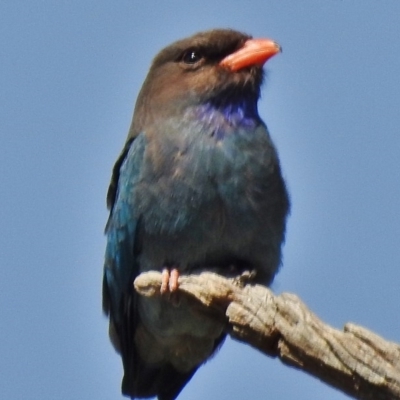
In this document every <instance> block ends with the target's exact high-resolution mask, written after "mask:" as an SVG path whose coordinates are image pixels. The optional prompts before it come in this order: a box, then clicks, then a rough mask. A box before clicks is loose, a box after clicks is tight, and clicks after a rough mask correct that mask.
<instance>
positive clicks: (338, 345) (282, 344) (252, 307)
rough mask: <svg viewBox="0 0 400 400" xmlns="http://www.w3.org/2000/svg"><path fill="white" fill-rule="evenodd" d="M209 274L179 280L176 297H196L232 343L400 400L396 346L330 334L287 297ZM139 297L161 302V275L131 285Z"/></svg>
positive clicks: (380, 397)
mask: <svg viewBox="0 0 400 400" xmlns="http://www.w3.org/2000/svg"><path fill="white" fill-rule="evenodd" d="M247 281H248V277H247V276H245V275H244V276H242V277H241V278H239V279H238V278H236V279H227V278H224V277H222V276H220V275H217V274H215V273H211V272H202V273H199V274H194V275H187V276H180V278H179V291H180V292H181V293H185V294H186V295H189V296H193V297H195V298H196V299H197V300H198V301H199V302H200V303H202V305H203V306H204V308H205V311H206V310H209V311H210V312H212V315H213V318H215V317H216V315H217V317H218V318H221V319H222V320H224V321H225V322H226V325H227V332H228V333H229V334H230V335H231V336H232V337H233V338H234V339H236V340H239V341H242V342H245V343H248V344H250V345H251V346H253V347H255V348H257V349H258V350H260V351H261V352H263V353H265V354H267V355H269V356H272V357H279V358H280V360H281V361H282V362H283V363H285V364H287V365H290V366H293V367H295V368H297V369H301V370H303V371H305V372H307V373H309V374H311V375H313V376H315V377H317V378H319V379H320V380H322V381H324V382H326V383H328V384H329V385H331V386H333V387H335V388H337V389H339V390H341V391H343V392H344V393H347V394H348V395H350V396H352V397H354V398H357V399H363V400H389V399H390V400H393V399H400V346H399V345H397V344H395V343H391V342H388V341H385V340H384V339H383V338H381V337H380V336H378V335H376V334H374V333H372V332H370V331H368V330H367V329H365V328H362V327H360V326H357V325H354V324H351V323H348V324H346V325H345V326H344V329H343V331H339V330H336V329H333V328H332V327H330V326H329V325H326V324H324V323H323V322H322V321H321V320H319V319H318V318H317V317H316V315H314V314H313V313H312V312H311V311H310V310H308V309H307V307H306V306H305V305H304V304H303V303H302V302H301V300H300V299H299V298H298V297H297V296H295V295H293V294H289V293H283V294H281V295H279V296H275V295H274V294H273V293H272V292H271V291H270V290H269V289H268V288H266V287H264V286H260V285H254V284H250V283H247ZM134 285H135V289H136V290H137V291H138V292H139V293H140V294H141V295H143V296H160V295H161V294H160V286H161V274H160V273H159V272H147V273H144V274H141V275H140V276H138V277H137V278H136V280H135V283H134Z"/></svg>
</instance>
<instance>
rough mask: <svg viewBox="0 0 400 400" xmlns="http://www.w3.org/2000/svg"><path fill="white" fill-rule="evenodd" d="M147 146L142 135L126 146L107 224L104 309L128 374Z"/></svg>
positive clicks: (131, 366) (131, 364) (135, 320)
mask: <svg viewBox="0 0 400 400" xmlns="http://www.w3.org/2000/svg"><path fill="white" fill-rule="evenodd" d="M144 149H145V136H144V135H143V134H141V135H139V136H138V137H137V138H136V139H135V140H134V141H132V142H131V144H130V146H129V147H126V151H125V157H124V158H123V159H120V160H118V163H119V165H120V168H119V171H118V172H117V174H116V176H117V177H118V178H117V179H118V181H117V182H116V192H115V201H114V202H113V204H112V208H111V212H110V217H109V220H108V222H107V227H106V235H107V248H106V254H105V263H104V277H103V310H104V312H105V313H106V314H110V332H112V331H113V330H115V332H116V336H114V340H113V342H114V344H115V347H116V348H117V350H119V351H120V353H121V355H122V358H123V363H124V369H125V371H126V372H128V373H129V375H130V374H132V375H135V374H134V372H133V370H134V368H135V365H134V360H135V359H136V358H137V357H136V355H135V354H134V353H135V348H134V347H135V346H134V344H133V337H134V332H135V328H136V325H137V323H138V318H137V317H136V312H137V311H136V309H137V307H136V296H135V294H134V290H133V286H132V282H133V280H134V278H135V277H136V276H137V275H138V273H139V267H138V265H137V260H136V254H135V241H136V239H137V238H136V232H137V227H138V214H137V210H136V207H135V202H136V199H135V187H136V185H137V183H138V182H139V180H140V175H141V166H142V160H143V154H144ZM114 175H115V171H114ZM110 336H112V335H111V334H110Z"/></svg>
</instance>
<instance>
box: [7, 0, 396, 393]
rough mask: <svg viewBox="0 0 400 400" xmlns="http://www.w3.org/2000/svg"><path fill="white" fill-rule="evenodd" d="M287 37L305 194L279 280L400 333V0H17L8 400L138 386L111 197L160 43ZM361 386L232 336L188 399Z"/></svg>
mask: <svg viewBox="0 0 400 400" xmlns="http://www.w3.org/2000/svg"><path fill="white" fill-rule="evenodd" d="M214 27H230V28H235V29H238V30H242V31H245V32H248V33H251V34H252V35H253V36H255V37H270V38H273V39H275V40H276V41H278V42H279V43H280V44H281V45H282V47H283V53H282V54H280V55H278V56H277V57H274V58H273V59H272V60H270V61H269V62H268V63H267V69H268V71H269V77H268V80H267V82H266V85H265V86H264V90H263V97H262V100H261V102H260V106H259V109H260V114H261V116H262V117H263V119H264V120H265V121H266V123H267V125H268V127H269V129H270V131H271V134H272V136H273V138H274V141H275V143H276V145H277V147H278V150H279V154H280V157H281V163H282V167H283V172H284V175H285V177H286V180H287V184H288V187H289V190H290V193H291V198H292V203H293V207H292V214H291V217H290V219H289V224H288V235H287V241H286V245H285V247H284V265H283V268H282V269H281V272H280V273H279V275H278V276H277V278H276V280H275V283H274V285H273V289H274V291H275V292H277V293H280V292H284V291H285V292H293V293H296V294H297V295H298V296H300V298H301V299H303V301H304V302H305V303H306V304H307V305H308V306H309V307H310V308H311V309H312V310H313V311H314V312H315V313H316V314H317V315H318V316H320V317H321V318H322V319H323V320H324V321H325V322H327V323H329V324H331V325H332V326H334V327H336V328H342V326H343V325H344V324H345V323H346V322H348V321H352V322H354V323H358V324H360V325H363V326H365V327H367V328H369V329H371V330H373V331H374V332H376V333H378V334H380V335H382V336H383V337H385V338H387V339H389V340H393V341H397V342H400V318H399V307H400V304H399V296H400V294H399V288H400V267H399V266H400V245H399V240H400V163H399V160H400V131H399V126H400V104H399V103H400V101H399V100H400V1H399V0H384V1H378V0H313V1H312V0H301V1H297V0H291V1H289V0H255V1H244V0H241V1H236V0H229V1H228V0H201V1H199V0H194V1H187V0H186V1H176V0H169V1H164V2H163V1H159V0H157V1H156V0H146V1H135V0H130V1H128V0H118V1H105V0H96V1H94V0H93V1H92V0H90V1H85V0H79V1H78V0H69V1H62V0H60V1H50V0H36V1H19V0H2V1H1V3H0V135H1V136H0V137H1V142H0V144H1V146H0V188H1V202H0V205H1V207H0V268H1V269H0V271H1V275H0V276H1V279H0V321H1V322H0V398H1V399H9V400H20V399H21V400H22V399H33V400H35V399H40V400H50V399H51V400H54V399H57V400H70V399H79V400H93V399H96V400H110V399H122V396H121V394H120V380H121V377H122V366H121V361H120V358H119V356H118V355H117V354H116V353H115V352H114V350H113V348H112V346H111V344H110V343H109V340H108V333H107V329H108V324H107V320H106V318H105V317H104V316H103V315H102V312H101V280H102V263H103V253H104V247H105V238H104V236H103V228H104V225H105V222H106V219H107V211H106V206H105V195H106V190H107V185H108V181H109V178H110V174H111V168H112V166H113V163H114V161H115V159H116V157H117V155H118V154H119V152H120V150H121V148H122V145H123V143H124V140H125V137H126V134H127V131H128V128H129V125H130V120H131V115H132V110H133V105H134V102H135V98H136V96H137V93H138V91H139V89H140V86H141V83H142V82H143V80H144V78H145V75H146V73H147V70H148V67H149V65H150V62H151V59H152V58H153V56H154V55H155V54H156V53H157V52H158V51H159V50H160V49H161V48H163V47H164V46H165V45H167V44H169V43H171V42H172V41H174V40H176V39H179V38H183V37H186V36H188V35H190V34H192V33H195V32H197V31H200V30H205V29H209V28H214ZM264 398H265V399H296V400H310V399H324V400H340V399H346V398H347V397H346V396H345V395H343V394H341V393H339V392H337V391H336V390H334V389H331V388H329V387H327V386H326V385H324V384H322V383H320V382H319V381H318V380H316V379H314V378H312V377H309V376H306V375H305V374H304V373H302V372H299V371H296V370H294V369H290V368H289V367H286V366H284V365H282V364H281V363H280V362H279V361H278V360H274V359H270V358H267V357H264V356H262V355H261V354H259V353H257V352H256V351H255V350H253V349H251V348H250V347H248V346H246V345H243V344H239V343H236V342H233V341H231V340H228V341H227V343H225V345H224V347H223V348H222V350H221V351H220V353H219V354H218V355H217V357H215V358H214V359H213V360H211V361H210V362H209V363H207V364H206V365H205V366H203V367H202V368H200V370H199V371H198V372H197V373H196V375H195V377H194V378H193V379H192V380H191V382H190V383H189V384H188V385H187V386H186V387H185V389H184V390H183V392H182V394H181V396H180V398H179V399H180V400H189V399H190V400H200V399H219V400H228V399H264Z"/></svg>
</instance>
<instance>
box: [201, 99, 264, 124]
mask: <svg viewBox="0 0 400 400" xmlns="http://www.w3.org/2000/svg"><path fill="white" fill-rule="evenodd" d="M193 111H194V113H195V114H196V117H197V118H198V120H200V121H203V122H205V123H210V124H213V125H218V126H220V127H221V128H223V127H224V126H226V127H230V128H245V129H246V128H249V129H253V128H254V127H255V126H256V125H258V124H259V123H260V117H259V115H258V110H257V101H243V100H241V101H234V102H219V103H218V102H215V101H213V102H207V103H205V104H201V105H196V106H194V110H193Z"/></svg>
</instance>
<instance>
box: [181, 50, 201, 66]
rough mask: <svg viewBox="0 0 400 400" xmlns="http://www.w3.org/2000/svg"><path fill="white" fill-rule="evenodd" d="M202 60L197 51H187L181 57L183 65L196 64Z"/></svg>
mask: <svg viewBox="0 0 400 400" xmlns="http://www.w3.org/2000/svg"><path fill="white" fill-rule="evenodd" d="M202 58H203V55H202V54H201V53H200V52H199V51H198V50H193V49H190V50H187V51H185V52H184V53H183V55H182V61H183V62H184V63H185V64H196V63H197V62H199V61H200V60H201V59H202Z"/></svg>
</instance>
